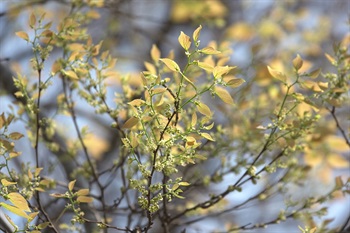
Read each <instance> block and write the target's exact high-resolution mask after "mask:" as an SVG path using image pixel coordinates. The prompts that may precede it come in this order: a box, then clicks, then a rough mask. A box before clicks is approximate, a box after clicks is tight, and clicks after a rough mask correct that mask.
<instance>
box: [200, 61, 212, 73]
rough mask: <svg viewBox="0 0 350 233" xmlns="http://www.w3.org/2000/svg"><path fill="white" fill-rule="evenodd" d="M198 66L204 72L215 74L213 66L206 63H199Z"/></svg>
mask: <svg viewBox="0 0 350 233" xmlns="http://www.w3.org/2000/svg"><path fill="white" fill-rule="evenodd" d="M197 65H198V66H199V67H200V68H202V69H203V70H205V71H207V72H208V73H211V72H213V69H214V67H213V66H212V65H211V64H208V63H206V62H200V61H199V62H198V63H197Z"/></svg>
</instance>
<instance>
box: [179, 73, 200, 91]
mask: <svg viewBox="0 0 350 233" xmlns="http://www.w3.org/2000/svg"><path fill="white" fill-rule="evenodd" d="M182 77H183V78H184V79H185V80H186V81H187V82H189V83H190V84H191V85H192V86H193V88H194V89H197V88H196V86H195V85H194V83H193V82H192V81H191V80H189V78H187V77H186V76H185V75H182Z"/></svg>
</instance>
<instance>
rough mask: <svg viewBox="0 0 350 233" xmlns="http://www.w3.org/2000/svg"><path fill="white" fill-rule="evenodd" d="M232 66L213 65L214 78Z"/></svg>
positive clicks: (228, 70)
mask: <svg viewBox="0 0 350 233" xmlns="http://www.w3.org/2000/svg"><path fill="white" fill-rule="evenodd" d="M234 68H235V67H233V66H215V67H214V69H213V75H214V78H219V77H222V76H223V75H225V74H227V73H228V72H230V71H231V70H232V69H234Z"/></svg>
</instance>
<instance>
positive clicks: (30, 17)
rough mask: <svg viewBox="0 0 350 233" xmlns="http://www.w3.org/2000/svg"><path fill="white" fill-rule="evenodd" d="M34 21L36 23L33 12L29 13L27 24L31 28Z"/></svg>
mask: <svg viewBox="0 0 350 233" xmlns="http://www.w3.org/2000/svg"><path fill="white" fill-rule="evenodd" d="M35 23H36V17H35V15H34V13H31V14H30V16H29V26H30V27H31V28H34V25H35Z"/></svg>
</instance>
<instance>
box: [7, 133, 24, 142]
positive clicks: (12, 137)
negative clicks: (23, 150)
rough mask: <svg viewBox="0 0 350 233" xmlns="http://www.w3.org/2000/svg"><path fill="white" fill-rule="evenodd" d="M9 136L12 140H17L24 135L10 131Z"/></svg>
mask: <svg viewBox="0 0 350 233" xmlns="http://www.w3.org/2000/svg"><path fill="white" fill-rule="evenodd" d="M9 137H10V138H11V139H12V140H18V139H21V138H22V137H24V135H23V134H21V133H18V132H13V133H10V135H9Z"/></svg>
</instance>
